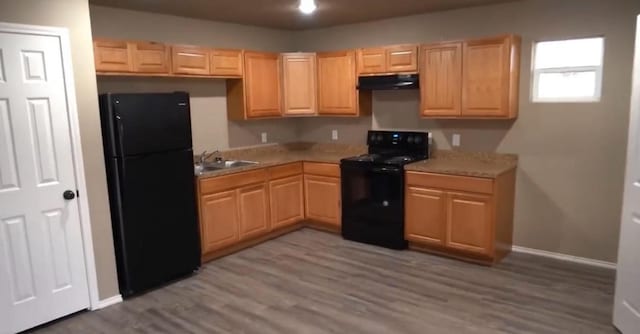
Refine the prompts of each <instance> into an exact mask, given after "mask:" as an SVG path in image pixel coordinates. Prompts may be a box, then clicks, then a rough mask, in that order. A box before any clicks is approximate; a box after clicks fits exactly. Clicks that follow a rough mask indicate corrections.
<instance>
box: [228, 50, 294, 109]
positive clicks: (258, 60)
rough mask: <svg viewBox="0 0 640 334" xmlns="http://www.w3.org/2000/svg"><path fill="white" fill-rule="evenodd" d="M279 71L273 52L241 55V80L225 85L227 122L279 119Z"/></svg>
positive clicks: (275, 54)
mask: <svg viewBox="0 0 640 334" xmlns="http://www.w3.org/2000/svg"><path fill="white" fill-rule="evenodd" d="M280 71H281V69H280V61H279V55H278V54H277V53H266V52H249V51H247V52H245V53H244V79H243V80H229V81H228V82H227V112H228V116H229V119H231V120H246V119H252V118H269V117H279V116H281V115H282V96H281V88H280V87H281V85H280Z"/></svg>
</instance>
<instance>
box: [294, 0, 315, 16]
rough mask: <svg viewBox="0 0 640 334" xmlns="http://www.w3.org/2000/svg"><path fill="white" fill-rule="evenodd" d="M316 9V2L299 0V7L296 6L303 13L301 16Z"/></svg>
mask: <svg viewBox="0 0 640 334" xmlns="http://www.w3.org/2000/svg"><path fill="white" fill-rule="evenodd" d="M316 8H318V7H317V6H316V2H315V1H314V0H300V6H298V9H299V10H300V11H301V12H302V13H303V14H307V15H309V14H311V13H313V12H314V11H315V10H316Z"/></svg>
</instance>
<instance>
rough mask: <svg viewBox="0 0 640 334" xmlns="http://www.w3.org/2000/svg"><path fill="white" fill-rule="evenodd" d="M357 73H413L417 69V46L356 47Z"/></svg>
mask: <svg viewBox="0 0 640 334" xmlns="http://www.w3.org/2000/svg"><path fill="white" fill-rule="evenodd" d="M357 55H358V75H382V74H397V73H415V72H417V71H418V47H417V46H416V45H393V46H387V47H377V48H365V49H358V50H357Z"/></svg>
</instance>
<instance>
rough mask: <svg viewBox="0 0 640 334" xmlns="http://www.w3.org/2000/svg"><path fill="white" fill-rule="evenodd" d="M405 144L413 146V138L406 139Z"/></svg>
mask: <svg viewBox="0 0 640 334" xmlns="http://www.w3.org/2000/svg"><path fill="white" fill-rule="evenodd" d="M407 143H409V144H413V136H409V137H407Z"/></svg>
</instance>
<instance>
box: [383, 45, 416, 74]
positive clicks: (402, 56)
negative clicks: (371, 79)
mask: <svg viewBox="0 0 640 334" xmlns="http://www.w3.org/2000/svg"><path fill="white" fill-rule="evenodd" d="M386 60H387V64H386V71H387V72H417V71H418V47H417V46H416V45H396V46H390V47H388V48H386Z"/></svg>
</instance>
